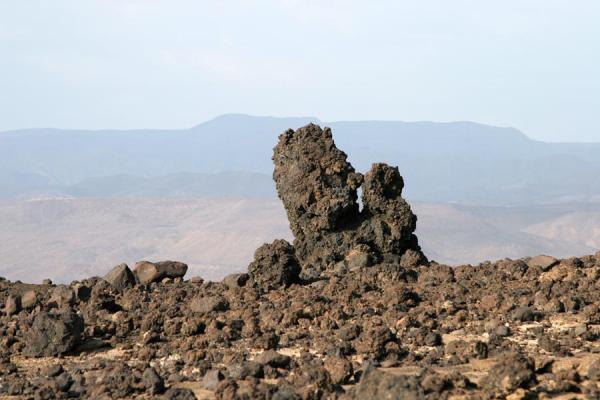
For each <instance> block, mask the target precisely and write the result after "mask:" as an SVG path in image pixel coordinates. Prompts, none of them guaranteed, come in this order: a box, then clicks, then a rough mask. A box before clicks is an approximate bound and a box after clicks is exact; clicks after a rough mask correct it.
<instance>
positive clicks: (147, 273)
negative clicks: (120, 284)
mask: <svg viewBox="0 0 600 400" xmlns="http://www.w3.org/2000/svg"><path fill="white" fill-rule="evenodd" d="M187 269H188V266H187V265H186V264H184V263H181V262H178V261H161V262H157V263H153V262H149V261H139V262H137V263H136V264H135V268H134V270H133V273H134V275H135V276H136V278H137V280H138V282H139V283H140V284H142V285H145V284H148V283H151V282H160V281H161V280H162V279H163V278H173V279H175V278H183V276H184V275H185V273H186V272H187Z"/></svg>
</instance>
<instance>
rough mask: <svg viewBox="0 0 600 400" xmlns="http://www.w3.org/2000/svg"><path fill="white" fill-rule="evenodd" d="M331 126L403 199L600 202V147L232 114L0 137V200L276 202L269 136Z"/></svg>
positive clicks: (452, 126)
mask: <svg viewBox="0 0 600 400" xmlns="http://www.w3.org/2000/svg"><path fill="white" fill-rule="evenodd" d="M309 122H315V123H319V124H321V125H323V126H329V127H331V128H332V130H333V134H334V139H335V140H336V143H337V144H338V146H339V147H340V148H342V149H344V150H345V151H346V152H347V153H348V155H349V158H350V161H351V162H352V163H353V165H354V166H355V167H356V168H357V169H358V170H359V171H363V172H364V171H366V170H367V169H368V168H369V166H370V164H371V163H373V162H379V161H384V162H387V163H389V164H392V165H398V166H399V167H400V171H401V173H402V175H403V176H404V178H405V181H406V191H405V194H406V197H407V198H409V199H410V200H417V201H426V202H457V203H464V204H474V205H477V204H480V205H529V204H548V203H566V202H594V201H597V200H600V143H589V144H574V143H564V144H562V143H561V144H557V143H544V142H539V141H535V140H531V139H529V138H528V137H527V136H525V135H524V134H523V133H521V132H519V131H518V130H516V129H513V128H498V127H493V126H488V125H482V124H476V123H472V122H453V123H433V122H396V121H388V122H386V121H356V122H351V121H348V122H320V121H318V120H317V119H316V118H272V117H253V116H247V115H240V114H228V115H223V116H220V117H218V118H215V119H213V120H211V121H208V122H205V123H203V124H200V125H198V126H195V127H193V128H191V129H186V130H127V131H117V130H101V131H86V130H58V129H28V130H19V131H8V132H0V198H4V199H14V198H31V197H43V196H50V197H52V196H57V197H60V196H71V197H193V196H225V197H227V196H242V197H263V196H265V197H272V196H274V191H273V186H272V183H271V179H270V175H271V171H272V164H271V151H272V148H273V146H274V145H275V143H276V140H277V136H278V135H279V134H280V133H281V132H282V131H284V130H285V129H288V128H297V127H300V126H302V125H305V124H307V123H309Z"/></svg>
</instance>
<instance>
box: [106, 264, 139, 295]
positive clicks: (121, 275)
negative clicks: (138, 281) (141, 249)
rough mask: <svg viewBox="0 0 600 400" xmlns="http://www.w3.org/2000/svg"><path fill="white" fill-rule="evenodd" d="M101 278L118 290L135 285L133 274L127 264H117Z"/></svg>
mask: <svg viewBox="0 0 600 400" xmlns="http://www.w3.org/2000/svg"><path fill="white" fill-rule="evenodd" d="M103 279H104V280H105V281H106V282H108V283H110V285H111V286H112V287H113V288H115V289H116V290H118V291H120V292H121V291H123V290H124V289H126V288H130V287H133V286H134V285H135V276H134V275H133V272H131V270H130V269H129V267H128V266H127V264H119V265H117V266H116V267H114V268H113V269H111V270H110V271H109V272H108V273H107V274H106V275H104V278H103Z"/></svg>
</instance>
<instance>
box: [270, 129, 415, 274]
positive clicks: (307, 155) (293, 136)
mask: <svg viewBox="0 0 600 400" xmlns="http://www.w3.org/2000/svg"><path fill="white" fill-rule="evenodd" d="M273 162H274V164H275V170H274V172H273V178H274V180H275V184H276V187H277V193H278V195H279V198H280V199H281V200H282V202H283V205H284V207H285V210H286V212H287V216H288V220H289V222H290V228H291V230H292V233H293V234H294V237H295V239H294V248H295V252H296V256H297V257H298V260H299V261H300V264H301V265H302V267H303V269H307V270H310V269H316V270H323V269H325V268H326V267H327V266H328V265H329V264H331V263H332V262H337V261H340V260H343V259H344V258H345V257H346V255H347V254H348V253H349V252H350V251H351V250H352V249H353V248H355V247H356V246H357V245H361V244H362V245H367V246H368V247H369V249H370V250H371V251H373V252H374V253H375V255H376V258H378V261H382V260H386V261H395V262H402V263H403V264H405V265H408V266H416V265H418V264H419V263H423V262H425V261H426V258H425V256H424V255H423V253H422V252H421V249H420V247H419V244H418V240H417V238H416V236H415V235H414V234H413V232H414V230H415V228H416V220H417V219H416V216H415V215H414V214H413V213H412V211H411V209H410V206H409V205H408V203H406V201H404V199H402V197H401V195H402V189H403V187H404V182H403V180H402V177H401V176H400V173H399V171H398V169H397V168H394V167H390V166H388V165H386V164H373V166H372V168H371V170H370V171H369V172H367V174H366V175H365V176H364V177H363V175H361V174H360V173H357V172H356V171H355V170H354V168H353V167H352V165H351V164H350V163H349V162H348V161H347V156H346V154H345V153H344V152H342V151H341V150H339V149H338V148H337V147H336V146H335V143H334V141H333V137H332V134H331V130H330V129H329V128H325V129H321V128H320V127H319V126H317V125H314V124H310V125H307V126H305V127H303V128H300V129H298V130H296V131H293V130H288V131H286V132H284V133H283V134H282V135H281V136H280V137H279V143H278V144H277V146H276V147H275V149H274V154H273ZM363 182H364V185H363ZM361 185H363V196H362V200H363V210H362V211H360V210H359V204H358V195H357V189H358V188H359V187H360V186H361Z"/></svg>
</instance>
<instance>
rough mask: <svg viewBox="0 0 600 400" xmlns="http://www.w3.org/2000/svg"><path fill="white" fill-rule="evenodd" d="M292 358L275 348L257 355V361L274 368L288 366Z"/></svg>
mask: <svg viewBox="0 0 600 400" xmlns="http://www.w3.org/2000/svg"><path fill="white" fill-rule="evenodd" d="M291 360H292V359H291V358H290V357H289V356H286V355H284V354H281V353H278V352H276V351H275V350H267V351H265V352H263V353H261V354H259V355H258V357H256V361H257V362H258V363H260V364H263V365H268V366H270V367H273V368H287V367H288V365H289V364H290V361H291Z"/></svg>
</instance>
